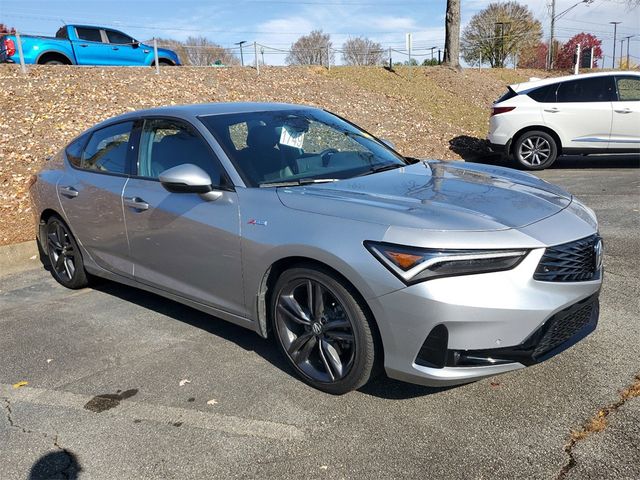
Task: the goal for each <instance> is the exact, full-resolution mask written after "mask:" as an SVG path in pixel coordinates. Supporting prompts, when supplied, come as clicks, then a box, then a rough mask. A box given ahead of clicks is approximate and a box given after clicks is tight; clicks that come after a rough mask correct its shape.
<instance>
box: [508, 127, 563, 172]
mask: <svg viewBox="0 0 640 480" xmlns="http://www.w3.org/2000/svg"><path fill="white" fill-rule="evenodd" d="M557 158H558V145H557V143H556V141H555V139H554V138H553V137H552V136H551V135H549V134H548V133H547V132H543V131H540V130H531V131H529V132H525V133H523V134H522V135H520V136H519V137H518V138H517V139H516V141H515V142H514V144H513V159H514V160H515V162H516V164H517V165H518V166H519V167H520V168H525V169H527V170H544V169H545V168H548V167H550V166H551V165H552V164H553V162H555V161H556V159H557Z"/></svg>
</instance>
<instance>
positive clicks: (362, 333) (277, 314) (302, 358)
mask: <svg viewBox="0 0 640 480" xmlns="http://www.w3.org/2000/svg"><path fill="white" fill-rule="evenodd" d="M273 292H274V294H273V295H272V296H271V302H270V313H271V320H272V326H273V330H274V332H275V337H276V341H277V343H278V345H279V347H280V349H281V351H282V353H283V355H284V357H285V358H286V359H287V361H288V363H289V364H290V365H291V366H292V367H293V368H294V370H295V371H296V373H297V374H298V375H299V376H300V377H301V378H302V379H303V380H304V381H305V382H306V383H307V384H309V385H311V386H312V387H314V388H317V389H318V390H322V391H323V392H327V393H331V394H334V395H341V394H344V393H347V392H350V391H352V390H356V389H358V388H360V387H361V386H363V385H364V384H365V383H367V382H368V381H369V380H370V379H372V378H373V376H374V374H375V371H376V369H375V368H374V367H375V364H376V353H377V352H376V342H375V340H374V331H375V330H374V329H375V327H374V325H373V322H372V320H371V318H370V317H369V315H367V313H366V309H365V308H364V307H363V306H362V305H361V303H360V302H361V301H360V300H359V299H358V295H357V294H356V293H355V292H354V291H353V287H351V285H349V284H347V283H346V282H345V281H344V280H343V279H341V278H338V277H337V276H336V275H335V274H333V273H332V272H330V271H328V270H325V269H322V268H318V267H316V266H313V265H309V266H300V267H295V268H292V269H290V270H287V271H285V272H284V273H282V275H281V276H280V278H278V280H277V282H276V284H275V286H274V289H273Z"/></svg>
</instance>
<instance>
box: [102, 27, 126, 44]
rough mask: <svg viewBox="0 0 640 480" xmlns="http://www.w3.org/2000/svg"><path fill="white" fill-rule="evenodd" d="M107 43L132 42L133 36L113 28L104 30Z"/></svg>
mask: <svg viewBox="0 0 640 480" xmlns="http://www.w3.org/2000/svg"><path fill="white" fill-rule="evenodd" d="M105 32H106V33H107V38H108V39H109V43H117V44H118V45H124V44H132V43H133V38H131V37H130V36H128V35H125V34H124V33H120V32H116V31H115V30H105Z"/></svg>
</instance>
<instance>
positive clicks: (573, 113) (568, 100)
mask: <svg viewBox="0 0 640 480" xmlns="http://www.w3.org/2000/svg"><path fill="white" fill-rule="evenodd" d="M614 93H615V86H614V82H613V77H612V76H595V77H589V78H581V79H577V80H569V81H566V82H562V83H560V84H559V85H558V89H557V91H556V95H555V102H554V101H553V97H551V99H550V100H551V101H549V99H547V101H546V102H545V104H544V105H543V111H542V116H543V118H544V122H545V125H547V126H548V127H549V128H551V129H552V130H554V131H555V132H556V133H557V134H558V135H559V136H560V140H561V141H562V148H563V151H565V152H566V151H570V149H572V148H575V149H579V150H585V149H606V148H607V146H608V144H609V136H610V134H611V118H612V107H611V101H612V99H613V98H614Z"/></svg>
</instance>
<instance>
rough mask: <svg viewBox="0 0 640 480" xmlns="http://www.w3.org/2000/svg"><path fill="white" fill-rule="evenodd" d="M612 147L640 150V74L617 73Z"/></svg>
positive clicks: (610, 146) (610, 145)
mask: <svg viewBox="0 0 640 480" xmlns="http://www.w3.org/2000/svg"><path fill="white" fill-rule="evenodd" d="M616 87H617V93H618V96H617V98H616V99H615V101H614V102H613V123H612V126H611V143H610V144H609V148H610V149H618V150H629V149H632V150H640V76H637V75H620V76H618V75H616Z"/></svg>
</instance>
